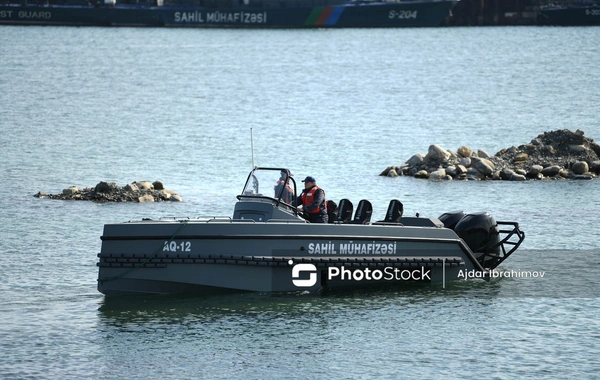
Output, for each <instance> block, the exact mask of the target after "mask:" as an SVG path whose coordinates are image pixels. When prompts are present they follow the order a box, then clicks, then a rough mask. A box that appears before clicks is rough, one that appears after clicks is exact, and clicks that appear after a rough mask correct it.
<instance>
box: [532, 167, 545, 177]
mask: <svg viewBox="0 0 600 380" xmlns="http://www.w3.org/2000/svg"><path fill="white" fill-rule="evenodd" d="M542 169H544V167H543V166H542V165H531V167H530V168H529V173H528V176H532V177H536V176H537V175H538V174H541V173H542Z"/></svg>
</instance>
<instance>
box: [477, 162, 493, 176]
mask: <svg viewBox="0 0 600 380" xmlns="http://www.w3.org/2000/svg"><path fill="white" fill-rule="evenodd" d="M486 161H487V162H486ZM488 163H489V164H491V162H489V161H488V160H485V159H482V160H479V161H477V163H476V164H475V169H477V170H479V171H480V172H481V174H483V175H484V176H491V175H492V173H493V172H494V168H493V167H492V166H493V164H492V165H491V166H490V165H489V164H488Z"/></svg>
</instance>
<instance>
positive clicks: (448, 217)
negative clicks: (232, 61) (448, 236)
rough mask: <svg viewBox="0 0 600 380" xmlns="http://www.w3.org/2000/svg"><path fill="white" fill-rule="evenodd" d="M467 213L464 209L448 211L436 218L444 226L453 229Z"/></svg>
mask: <svg viewBox="0 0 600 380" xmlns="http://www.w3.org/2000/svg"><path fill="white" fill-rule="evenodd" d="M465 215H467V213H466V212H464V211H450V212H446V213H443V214H442V216H440V217H439V218H438V219H439V220H440V222H442V223H444V227H446V228H450V229H451V230H453V229H454V227H455V226H456V224H457V223H458V222H460V220H461V219H462V218H463V217H464V216H465Z"/></svg>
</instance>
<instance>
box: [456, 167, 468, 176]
mask: <svg viewBox="0 0 600 380" xmlns="http://www.w3.org/2000/svg"><path fill="white" fill-rule="evenodd" d="M466 173H467V168H466V167H465V166H464V165H456V174H457V175H461V174H466Z"/></svg>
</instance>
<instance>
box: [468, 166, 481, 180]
mask: <svg viewBox="0 0 600 380" xmlns="http://www.w3.org/2000/svg"><path fill="white" fill-rule="evenodd" d="M483 178H484V175H483V173H481V172H480V171H479V170H477V169H476V168H469V169H467V179H471V180H481V179H483Z"/></svg>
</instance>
